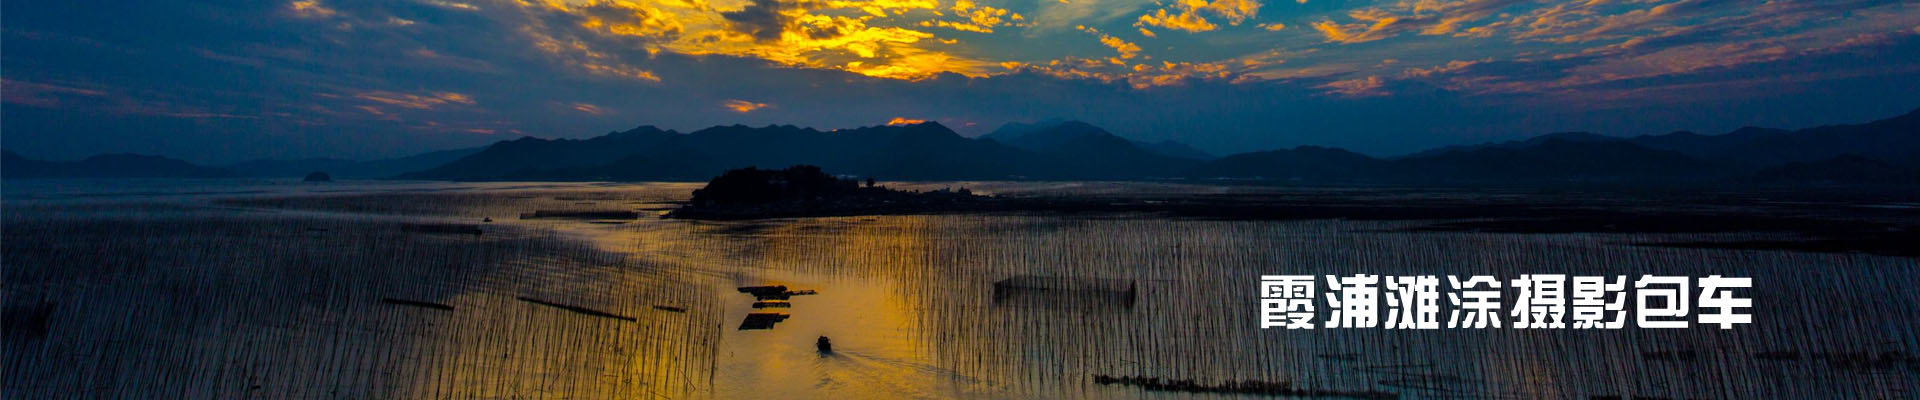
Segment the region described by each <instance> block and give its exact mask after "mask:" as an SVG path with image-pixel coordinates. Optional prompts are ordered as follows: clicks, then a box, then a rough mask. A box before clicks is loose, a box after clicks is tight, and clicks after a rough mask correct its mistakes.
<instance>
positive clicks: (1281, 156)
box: [0, 110, 1920, 185]
mask: <svg viewBox="0 0 1920 400" xmlns="http://www.w3.org/2000/svg"><path fill="white" fill-rule="evenodd" d="M102 157H108V156H102ZM113 157H122V158H124V157H129V156H125V155H122V156H113ZM6 158H7V163H6V165H5V166H4V167H3V168H0V173H3V174H5V176H6V177H32V176H86V174H107V173H108V172H106V171H104V170H103V168H108V167H110V166H112V165H130V164H126V163H125V162H122V163H120V164H111V163H106V162H105V161H112V160H104V161H103V160H95V159H88V160H83V161H77V162H72V163H64V164H62V163H48V162H42V161H33V160H27V159H25V158H24V157H19V156H18V155H15V154H12V153H8V154H7V157H6ZM96 158H99V157H96ZM1917 160H1920V110H1915V111H1913V112H1909V113H1906V114H1904V115H1900V116H1896V117H1893V118H1888V119H1883V120H1878V121H1873V122H1868V123H1864V124H1851V125H1831V126H1822V127H1815V128H1807V129H1799V130H1782V129H1767V128H1753V127H1747V128H1740V129H1736V130H1734V131H1732V132H1729V133H1726V134H1719V135H1702V134H1696V133H1692V132H1674V133H1668V134H1662V135H1643V136H1637V137H1612V136H1603V135H1598V134H1592V133H1584V132H1563V133H1553V134H1547V135H1541V136H1536V137H1533V138H1529V139H1525V140H1515V141H1505V142H1494V143H1484V144H1478V145H1466V146H1448V147H1442V148H1437V149H1432V150H1427V151H1422V152H1418V153H1413V154H1408V155H1403V156H1398V157H1386V158H1381V157H1372V156H1368V155H1364V154H1359V153H1354V152H1351V151H1347V150H1343V149H1338V148H1329V147H1317V146H1301V147H1295V148H1292V149H1280V150H1270V151H1256V152H1249V153H1240V154H1233V155H1227V156H1224V157H1214V156H1213V155H1210V154H1207V153H1206V152H1203V151H1200V150H1198V149H1194V148H1193V147H1191V146H1187V145H1184V144H1181V143H1178V142H1172V141H1163V142H1157V143H1147V142H1140V141H1134V140H1128V139H1126V138H1122V137H1119V136H1116V135H1114V134H1112V133H1110V132H1107V131H1106V130H1104V129H1101V128H1099V127H1097V126H1094V125H1091V124H1087V123H1084V122H1079V121H1045V122H1040V123H1014V124H1007V125H1005V126H1002V127H1000V128H999V129H997V130H995V131H993V132H992V133H989V134H987V135H983V136H981V137H979V138H967V137H964V136H961V135H959V134H957V133H955V132H954V131H952V130H950V129H947V127H945V126H942V125H940V124H939V123H937V122H926V123H919V124H911V125H885V126H872V127H863V128H854V129H841V130H830V131H821V130H816V129H812V128H801V127H795V126H790V125H774V126H765V127H757V128H756V127H748V126H742V125H732V126H715V127H711V128H706V129H701V130H697V131H693V132H686V133H681V132H676V131H673V130H666V129H660V128H656V127H653V126H642V127H639V128H634V129H631V130H627V131H624V132H609V133H607V134H605V135H602V136H598V137H593V138H588V139H541V138H534V137H523V138H519V139H515V140H507V141H501V142H498V143H495V144H493V145H490V146H487V147H485V148H479V149H465V150H452V151H446V152H436V153H428V154H422V155H418V156H413V157H407V158H401V159H391V160H382V161H367V162H348V161H338V160H304V161H256V162H249V163H241V164H238V165H235V166H232V167H230V168H229V169H227V171H228V174H229V175H243V174H239V173H235V172H233V171H247V174H270V175H276V176H277V175H284V176H297V175H298V174H303V173H305V172H308V171H314V170H329V171H330V172H333V173H334V174H335V175H336V176H364V177H398V178H403V179H433V180H463V181H470V180H569V181H580V180H609V181H654V180H660V181H699V180H705V179H707V178H711V177H713V176H715V175H717V174H719V173H721V172H724V171H726V170H729V169H733V168H739V167H745V166H760V167H767V168H777V167H784V166H788V165H796V164H811V165H818V166H820V167H822V168H823V169H824V170H826V171H831V172H834V173H838V174H843V175H851V176H859V177H873V178H877V179H883V180H1139V179H1231V180H1258V181H1279V182H1303V183H1328V184H1338V183H1381V184H1537V183H1766V184H1795V183H1839V184H1893V185H1920V179H1916V177H1920V172H1917V171H1920V161H1917ZM148 161H149V162H157V161H154V160H148ZM172 161H177V160H172ZM178 164H184V165H186V166H191V164H185V163H184V162H178ZM169 165H173V166H172V167H168V168H148V169H147V170H148V171H174V173H178V174H185V175H182V176H220V175H219V174H217V173H215V172H211V171H208V170H196V169H190V168H184V167H182V166H181V165H175V164H171V163H170V164H169ZM63 168H65V169H70V170H71V171H69V172H65V173H50V172H46V171H52V170H60V169H63ZM22 171H25V172H22ZM336 171H337V172H336ZM408 171H410V172H408Z"/></svg>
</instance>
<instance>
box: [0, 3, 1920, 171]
mask: <svg viewBox="0 0 1920 400" xmlns="http://www.w3.org/2000/svg"><path fill="white" fill-rule="evenodd" d="M0 7H4V10H0V147H5V148H6V149H8V150H12V151H16V152H20V153H22V154H26V155H28V156H30V157H36V158H43V159H54V160H64V159H77V158H82V157H86V156H89V155H93V154H100V153H109V152H135V153H145V154H160V155H166V156H171V157H176V158H182V159H187V160H190V161H196V162H203V163H223V162H234V161H240V160H249V159H260V158H282V159H289V158H308V157H335V158H349V159H372V158H382V157H394V156H404V155H410V154H415V153H420V152H425V151H432V150H442V149H451V148H461V147H472V146H479V145H484V144H487V143H492V142H495V141H500V140H511V139H515V138H519V137H522V136H536V137H547V138H561V137H571V138H579V137H591V136H596V135H600V134H604V133H607V132H609V131H618V130H626V129H631V128H634V127H637V126H642V125H655V126H659V127H662V128H670V129H678V130H681V131H690V130H694V129H699V128H703V127H707V126H712V125H732V124H745V125H753V126H760V125H769V124H792V125H799V126H809V127H815V128H820V129H836V128H850V127H859V126H870V125H879V124H885V123H888V122H890V121H907V120H930V121H938V122H940V123H942V124H944V125H946V126H948V127H951V128H953V129H955V130H956V131H959V132H961V133H962V134H964V135H968V136H976V135H980V134H985V133H987V132H990V131H991V130H993V129H994V128H996V127H998V126H1000V125H1001V124H1004V123H1007V122H1025V121H1037V120H1046V119H1078V120H1083V121H1087V122H1090V123H1093V124H1095V125H1099V126H1102V127H1105V128H1107V129H1108V130H1110V131H1112V132H1114V133H1115V134H1119V135H1121V136H1125V137H1128V138H1132V139H1137V140H1147V141H1158V140H1177V141H1181V142H1184V143H1189V144H1192V145H1194V146H1197V147H1199V148H1201V149H1203V150H1206V151H1209V152H1213V153H1216V154H1231V153H1239V152H1247V151H1260V150H1271V149H1277V148H1291V147H1294V146H1299V145H1321V146H1335V147H1342V148H1347V149H1351V150H1355V151H1359V152H1362V153H1367V154H1372V155H1376V156H1390V155H1396V154H1404V153H1409V152H1414V151H1418V150H1422V149H1426V148H1431V147H1435V146H1441V145H1451V144H1463V143H1479V142H1486V141H1495V140H1509V139H1518V138H1525V137H1529V136H1534V135H1539V134H1544V133H1551V132H1563V131H1588V132H1595V133H1600V134H1606V135H1616V136H1632V135H1641V134H1659V133H1665V132H1670V131H1676V130H1690V131H1695V132H1701V133H1722V132H1726V131H1730V130H1732V129H1735V128H1738V127H1741V126H1749V125H1751V126H1768V127H1779V128H1799V127H1808V126H1817V125H1823V124H1835V123H1854V122H1865V121H1869V120H1873V119H1878V118H1885V117H1890V116H1894V115H1898V114H1901V113H1905V112H1907V111H1910V110H1913V109H1914V108H1916V107H1920V2H1916V1H1887V0H1825V1H1787V0H1772V1H1759V0H1753V1H1739V0H1588V1H1520V0H1414V1H1404V0H1386V1H1359V0H1354V1H1341V0H1211V1H1209V0H1170V1H1153V0H1011V1H994V0H878V1H857V0H711V1H707V0H668V1H654V0H616V1H601V0H508V1H495V0H384V1H349V0H295V1H284V0H277V1H276V0H249V1H193V0H185V1H95V0H59V1H56V0H37V1H36V0H19V1H9V2H5V3H0Z"/></svg>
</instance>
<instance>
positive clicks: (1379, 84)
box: [1320, 76, 1387, 97]
mask: <svg viewBox="0 0 1920 400" xmlns="http://www.w3.org/2000/svg"><path fill="white" fill-rule="evenodd" d="M1386 85H1387V82H1386V80H1383V79H1380V77H1378V76H1369V77H1365V78H1359V79H1348V80H1342V81H1333V82H1327V84H1325V85H1320V87H1321V88H1324V89H1327V92H1328V93H1334V94H1339V95H1342V96H1347V97H1371V96H1385V95H1386V94H1387V92H1386V91H1385V90H1382V89H1381V88H1383V87H1385V86H1386Z"/></svg>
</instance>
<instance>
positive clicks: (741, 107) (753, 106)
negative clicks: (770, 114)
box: [720, 100, 772, 114]
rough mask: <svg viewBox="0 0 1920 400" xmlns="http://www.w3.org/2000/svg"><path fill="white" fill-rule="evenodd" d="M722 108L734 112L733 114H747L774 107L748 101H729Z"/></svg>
mask: <svg viewBox="0 0 1920 400" xmlns="http://www.w3.org/2000/svg"><path fill="white" fill-rule="evenodd" d="M720 106H721V107H726V108H727V109H729V110H733V112H737V113H742V114H745V113H750V112H754V111H755V110H759V109H762V108H767V107H771V106H772V105H770V104H767V103H755V102H751V101H746V100H727V102H726V103H725V104H721V105H720Z"/></svg>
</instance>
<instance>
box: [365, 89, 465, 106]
mask: <svg viewBox="0 0 1920 400" xmlns="http://www.w3.org/2000/svg"><path fill="white" fill-rule="evenodd" d="M353 97H354V98H356V99H361V100H366V101H370V102H374V103H380V104H384V105H389V106H396V107H402V108H411V109H415V110H432V109H435V108H438V107H440V106H444V105H450V104H460V105H473V104H474V101H473V98H471V97H467V95H465V94H460V93H455V92H432V93H428V94H425V95H418V94H411V93H399V92H389V91H384V90H374V91H367V92H361V93H359V94H355V95H353Z"/></svg>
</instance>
